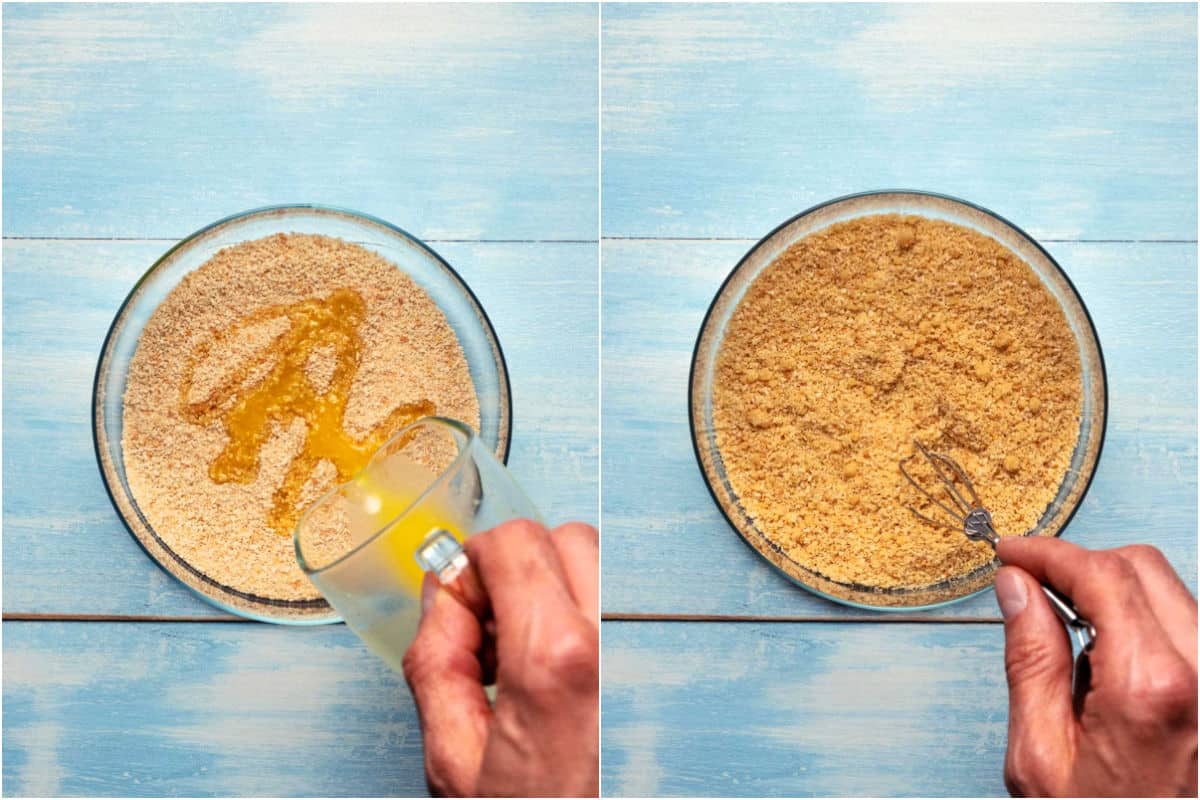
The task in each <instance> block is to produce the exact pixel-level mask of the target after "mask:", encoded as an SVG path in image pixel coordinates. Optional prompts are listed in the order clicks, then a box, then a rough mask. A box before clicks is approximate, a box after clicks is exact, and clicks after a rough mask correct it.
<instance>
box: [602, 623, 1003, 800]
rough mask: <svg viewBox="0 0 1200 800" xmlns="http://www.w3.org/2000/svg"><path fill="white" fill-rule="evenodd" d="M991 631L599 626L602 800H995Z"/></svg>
mask: <svg viewBox="0 0 1200 800" xmlns="http://www.w3.org/2000/svg"><path fill="white" fill-rule="evenodd" d="M1002 652H1003V634H1002V628H1001V626H999V625H989V624H967V625H908V624H902V623H890V624H888V623H880V624H872V625H863V624H856V623H825V624H813V623H768V624H762V623H707V624H696V623H679V622H639V623H630V622H618V623H614V622H609V623H605V626H604V639H603V659H604V689H603V693H602V702H603V709H604V727H603V733H602V735H601V745H602V754H601V781H602V785H603V787H604V788H603V791H604V793H605V794H606V795H609V796H632V797H643V796H670V795H683V796H696V795H708V796H718V797H732V796H750V797H755V796H798V797H804V796H818V797H820V796H830V795H833V796H839V795H848V796H857V797H862V796H867V797H890V796H895V795H901V796H918V797H920V796H926V797H935V796H945V795H950V796H959V797H979V796H985V797H986V796H996V795H1003V794H1004V782H1003V779H1002V775H1001V770H1000V765H1001V764H1002V762H1003V758H1004V745H1005V735H1006V729H1007V726H1008V721H1007V703H1008V700H1007V696H1006V692H1005V687H1004V668H1003V657H1002Z"/></svg>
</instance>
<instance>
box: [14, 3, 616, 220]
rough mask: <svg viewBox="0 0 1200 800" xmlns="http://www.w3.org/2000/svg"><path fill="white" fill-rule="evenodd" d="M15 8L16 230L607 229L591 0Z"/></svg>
mask: <svg viewBox="0 0 1200 800" xmlns="http://www.w3.org/2000/svg"><path fill="white" fill-rule="evenodd" d="M4 19H5V24H4V108H5V112H6V113H5V118H4V180H5V189H6V191H5V196H6V198H5V199H6V200H7V201H8V202H6V203H5V204H4V230H5V234H6V235H8V236H13V235H22V236H64V235H66V236H121V237H134V238H145V237H156V238H157V237H167V238H171V239H179V238H182V237H184V236H186V235H187V234H189V233H191V232H192V231H193V230H196V229H197V228H199V227H201V226H203V225H206V224H208V223H209V222H212V221H213V220H215V219H220V218H221V217H224V216H225V215H227V214H229V213H232V212H235V211H240V210H242V209H247V208H254V207H257V206H262V205H269V204H273V203H289V202H292V203H294V202H313V201H316V202H322V203H325V204H327V205H335V206H345V207H347V208H353V209H356V210H359V211H365V212H367V213H371V214H375V215H377V216H379V217H382V218H383V219H386V220H389V221H393V222H395V223H397V224H399V225H401V226H406V227H407V229H408V230H410V231H411V232H412V233H413V234H415V235H417V236H419V237H422V238H435V239H436V238H461V239H472V240H476V239H583V240H591V239H594V238H595V235H596V180H597V165H596V139H597V125H596V119H597V108H596V103H597V85H596V63H597V33H596V7H595V6H594V5H588V4H582V5H564V4H559V5H549V6H542V5H516V6H489V5H482V6H474V7H458V8H456V7H453V6H451V7H446V6H440V7H439V6H435V5H411V6H408V5H392V6H381V5H376V6H371V7H359V8H355V9H353V10H350V9H345V8H340V7H338V6H337V5H334V4H317V5H311V4H310V5H298V6H280V5H274V4H249V5H232V4H204V5H192V4H184V5H166V4H163V5H157V4H152V5H125V6H111V5H45V6H41V5H38V6H35V5H25V4H13V5H6V6H5V14H4Z"/></svg>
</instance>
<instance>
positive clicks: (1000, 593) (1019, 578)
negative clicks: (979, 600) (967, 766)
mask: <svg viewBox="0 0 1200 800" xmlns="http://www.w3.org/2000/svg"><path fill="white" fill-rule="evenodd" d="M996 601H997V602H998V603H999V605H1000V613H1001V614H1003V615H1004V669H1005V672H1006V673H1007V675H1008V754H1007V758H1006V760H1005V770H1004V772H1005V781H1006V783H1007V784H1008V788H1009V791H1010V792H1012V793H1013V794H1014V795H1025V796H1028V795H1046V794H1055V793H1056V792H1055V789H1054V787H1055V785H1056V784H1057V783H1058V780H1057V778H1058V776H1059V775H1060V774H1064V773H1065V770H1066V769H1068V768H1069V765H1070V763H1071V759H1070V753H1071V749H1072V742H1073V741H1074V727H1075V725H1076V721H1075V717H1074V712H1073V711H1072V710H1071V667H1072V660H1071V643H1070V641H1069V640H1068V639H1067V635H1066V630H1065V629H1064V628H1063V625H1062V623H1061V622H1059V620H1058V617H1057V616H1056V615H1055V613H1054V611H1053V609H1051V607H1050V603H1049V601H1048V600H1047V599H1046V596H1045V595H1044V594H1043V593H1042V588H1041V585H1040V584H1038V582H1037V581H1036V580H1034V578H1033V577H1032V576H1031V575H1030V574H1029V573H1027V572H1025V571H1024V570H1023V569H1020V568H1019V567H1001V568H1000V569H999V571H998V572H997V573H996Z"/></svg>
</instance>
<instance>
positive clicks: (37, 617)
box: [3, 612, 266, 624]
mask: <svg viewBox="0 0 1200 800" xmlns="http://www.w3.org/2000/svg"><path fill="white" fill-rule="evenodd" d="M3 620H4V622H187V623H191V622H221V623H229V622H236V623H256V620H252V619H245V618H243V617H234V616H221V617H200V616H170V615H166V614H55V613H20V612H13V613H9V612H5V613H4V615H3ZM263 624H266V623H263Z"/></svg>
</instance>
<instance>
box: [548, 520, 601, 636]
mask: <svg viewBox="0 0 1200 800" xmlns="http://www.w3.org/2000/svg"><path fill="white" fill-rule="evenodd" d="M550 542H551V544H553V545H554V549H555V550H556V551H558V560H559V563H561V564H562V568H563V572H564V573H565V574H566V578H567V586H568V587H569V588H570V590H571V596H572V597H574V598H575V604H576V605H577V606H579V610H580V611H582V612H583V615H584V616H585V617H587V618H588V619H590V620H591V621H592V623H593V624H595V625H597V626H599V625H600V535H599V534H598V533H597V532H596V529H595V528H593V527H592V526H591V525H585V524H583V523H582V522H568V523H567V524H565V525H559V526H558V527H557V528H555V529H554V530H553V531H551V532H550Z"/></svg>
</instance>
